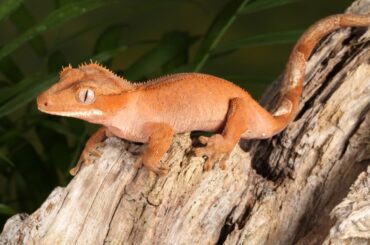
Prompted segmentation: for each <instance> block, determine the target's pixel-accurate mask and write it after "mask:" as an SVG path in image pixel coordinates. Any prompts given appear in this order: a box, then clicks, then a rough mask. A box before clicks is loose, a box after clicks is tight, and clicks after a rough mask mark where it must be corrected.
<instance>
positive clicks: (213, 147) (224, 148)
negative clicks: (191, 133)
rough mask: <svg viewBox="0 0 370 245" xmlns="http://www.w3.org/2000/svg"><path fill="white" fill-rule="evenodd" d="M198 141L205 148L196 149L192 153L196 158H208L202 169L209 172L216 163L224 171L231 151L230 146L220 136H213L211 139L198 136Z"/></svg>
mask: <svg viewBox="0 0 370 245" xmlns="http://www.w3.org/2000/svg"><path fill="white" fill-rule="evenodd" d="M199 141H200V142H201V143H202V144H204V145H206V146H205V147H198V148H196V149H195V150H194V153H195V155H196V156H198V157H202V156H207V157H208V158H207V160H206V162H205V164H204V167H203V169H204V170H205V171H209V170H211V169H212V168H213V166H214V165H215V163H217V162H218V163H219V166H220V168H221V169H222V170H225V169H226V161H227V159H228V158H229V156H230V152H231V150H232V147H231V144H229V143H228V142H227V141H226V140H225V139H224V137H223V136H222V135H221V134H215V135H213V136H211V137H205V136H200V137H199Z"/></svg>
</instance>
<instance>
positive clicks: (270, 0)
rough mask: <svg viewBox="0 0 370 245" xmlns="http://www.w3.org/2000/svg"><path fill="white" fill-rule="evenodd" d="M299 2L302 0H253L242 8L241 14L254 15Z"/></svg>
mask: <svg viewBox="0 0 370 245" xmlns="http://www.w3.org/2000/svg"><path fill="white" fill-rule="evenodd" d="M299 1H302V0H254V1H252V2H251V3H250V4H248V5H247V6H245V7H244V8H243V9H242V11H241V13H243V14H249V13H254V12H258V11H261V10H266V9H270V8H275V7H279V6H283V5H286V4H290V3H295V2H299Z"/></svg>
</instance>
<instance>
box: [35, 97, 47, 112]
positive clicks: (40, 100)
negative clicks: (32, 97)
mask: <svg viewBox="0 0 370 245" xmlns="http://www.w3.org/2000/svg"><path fill="white" fill-rule="evenodd" d="M36 100H37V108H38V109H39V110H40V111H42V110H43V109H46V108H47V107H48V106H49V105H50V103H49V101H48V99H47V96H45V95H44V93H42V94H40V95H39V96H37V99H36Z"/></svg>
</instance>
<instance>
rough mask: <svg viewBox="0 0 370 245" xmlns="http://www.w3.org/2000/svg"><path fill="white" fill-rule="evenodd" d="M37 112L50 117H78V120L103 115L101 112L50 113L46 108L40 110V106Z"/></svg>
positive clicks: (94, 110)
mask: <svg viewBox="0 0 370 245" xmlns="http://www.w3.org/2000/svg"><path fill="white" fill-rule="evenodd" d="M38 109H39V111H41V112H44V113H47V114H50V115H57V116H63V117H78V118H84V117H89V116H101V115H103V112H102V111H101V110H96V109H92V110H87V111H57V110H56V111H51V110H46V108H42V107H41V106H38Z"/></svg>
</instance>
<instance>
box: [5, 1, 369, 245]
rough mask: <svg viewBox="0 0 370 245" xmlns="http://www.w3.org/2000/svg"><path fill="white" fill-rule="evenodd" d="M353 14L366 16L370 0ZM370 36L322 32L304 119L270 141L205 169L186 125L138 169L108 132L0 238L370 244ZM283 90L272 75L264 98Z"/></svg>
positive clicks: (130, 147) (130, 149) (132, 149)
mask: <svg viewBox="0 0 370 245" xmlns="http://www.w3.org/2000/svg"><path fill="white" fill-rule="evenodd" d="M348 11H350V12H356V13H369V12H370V0H361V1H355V2H354V4H353V5H352V6H351V7H350V8H349V10H348ZM369 37H370V31H369V30H368V29H367V28H356V29H350V28H348V29H343V30H340V31H337V32H335V33H333V34H330V35H329V36H328V37H327V38H325V39H324V40H323V41H322V42H321V44H320V45H319V46H318V47H317V49H316V51H315V53H314V55H313V56H312V57H311V59H310V61H309V64H308V68H307V72H306V82H305V86H304V93H303V98H302V103H301V108H300V113H299V114H298V116H297V118H296V120H295V121H294V122H293V123H292V124H291V125H290V126H289V127H288V128H287V129H286V130H285V131H284V132H282V133H281V134H279V135H277V136H275V137H273V138H272V139H269V140H263V141H253V142H241V144H240V147H239V146H238V147H236V148H235V150H234V151H233V154H232V155H231V158H230V160H229V163H228V168H227V170H226V171H222V170H220V169H219V168H218V167H217V166H216V167H215V169H214V170H212V171H210V172H203V170H202V168H203V163H204V159H202V158H199V157H195V156H194V154H193V153H192V151H191V150H192V142H191V139H190V137H189V135H188V134H184V135H178V136H176V137H175V139H174V142H173V144H172V146H171V148H170V150H169V151H168V153H167V154H166V156H165V159H164V160H163V162H164V164H168V165H169V166H170V168H171V170H170V172H169V174H168V175H167V176H164V177H157V176H155V175H154V174H152V173H149V172H148V171H147V170H145V169H141V170H139V171H137V170H136V169H135V168H133V164H134V162H135V160H136V159H137V157H138V153H137V152H139V148H140V147H141V146H138V145H135V144H133V143H130V142H127V141H124V140H120V139H117V138H110V139H107V141H106V146H105V147H103V148H102V151H103V156H102V157H101V158H100V159H97V160H96V161H95V163H94V164H93V165H89V166H85V167H83V169H82V170H81V171H80V172H79V173H78V175H77V176H76V177H74V178H73V180H72V181H71V182H70V183H69V184H68V186H67V187H65V188H61V187H58V188H56V189H55V190H54V191H53V192H52V193H51V194H50V196H49V197H48V199H47V200H46V201H45V202H44V203H43V205H42V206H41V207H40V208H39V209H38V210H37V211H36V212H34V213H33V214H31V215H27V214H18V215H15V216H13V217H12V218H10V219H9V220H8V222H7V223H6V225H5V227H4V230H3V232H2V234H1V236H0V244H18V243H20V244H22V243H24V244H104V243H107V244H223V243H224V244H321V243H325V244H368V243H370V235H369V234H370V200H369V199H370V198H369V194H370V177H369V176H370V168H368V165H369V162H370V157H369V156H370V134H369V129H370V64H369V63H370V62H369V61H370V41H369ZM280 90H281V89H280V81H276V82H275V83H274V85H273V86H272V87H271V88H270V89H269V91H267V92H266V94H265V96H264V98H263V99H262V102H263V103H264V104H265V105H266V107H268V108H271V109H273V108H274V105H276V101H277V100H278V98H279V94H278V91H280ZM241 148H243V149H244V150H242V149H241ZM367 168H368V170H366V169H367ZM356 179H357V181H356ZM351 185H352V188H350V187H351ZM346 196H347V197H346Z"/></svg>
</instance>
